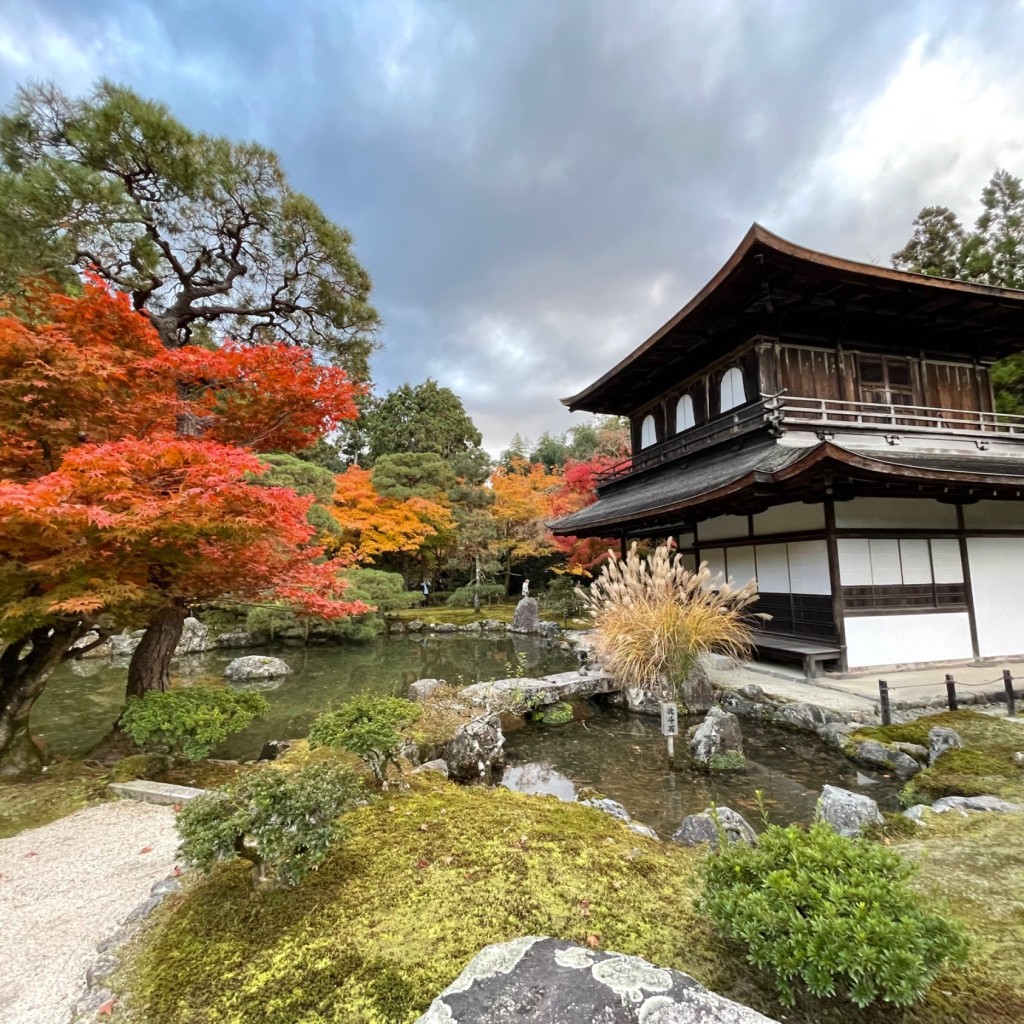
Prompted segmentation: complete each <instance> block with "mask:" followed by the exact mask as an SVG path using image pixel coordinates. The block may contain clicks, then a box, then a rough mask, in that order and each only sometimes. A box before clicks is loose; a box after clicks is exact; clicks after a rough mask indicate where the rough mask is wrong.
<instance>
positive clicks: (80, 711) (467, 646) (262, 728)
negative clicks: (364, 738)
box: [32, 634, 576, 760]
mask: <svg viewBox="0 0 1024 1024" xmlns="http://www.w3.org/2000/svg"><path fill="white" fill-rule="evenodd" d="M246 654H268V655H273V656H274V657H278V658H283V659H284V661H286V662H287V663H288V665H289V666H290V667H291V668H292V670H293V674H292V675H290V676H287V677H286V678H285V679H284V680H283V682H281V683H280V685H278V686H276V687H275V688H273V689H267V690H262V691H261V692H262V693H263V695H264V696H265V697H266V698H267V700H268V701H269V703H270V712H269V714H268V715H267V716H266V718H263V719H261V720H260V721H258V722H254V723H253V724H252V725H251V726H250V727H249V728H248V729H246V730H245V731H244V732H241V733H238V734H237V735H235V736H232V737H230V738H229V739H228V740H227V742H225V743H224V744H222V745H221V746H220V747H218V748H217V750H216V751H214V753H213V756H214V757H225V758H237V759H239V760H248V759H250V758H254V757H257V756H258V755H259V752H260V749H261V748H262V746H263V744H264V743H265V742H266V741H267V740H269V739H293V738H295V737H297V736H305V735H306V733H307V732H309V725H310V723H311V722H312V721H313V719H314V718H316V716H317V715H319V714H320V713H321V712H322V711H329V710H331V709H333V708H336V707H338V706H339V705H340V704H343V703H344V702H345V701H346V700H348V699H349V698H350V697H352V696H354V695H355V694H357V693H361V692H363V691H370V692H373V693H381V694H394V695H397V696H402V697H404V696H405V695H406V693H407V692H408V689H409V684H410V683H413V682H415V681H416V680H417V679H446V680H447V681H448V682H449V683H451V684H452V685H453V686H468V685H469V684H470V683H475V682H478V681H484V680H490V679H502V678H507V677H508V676H514V675H531V676H543V675H547V674H548V673H551V672H564V671H565V670H566V669H568V668H573V667H574V666H575V665H576V659H575V658H574V657H573V656H572V655H570V654H568V653H567V652H565V651H563V650H560V649H559V646H558V644H557V643H553V642H552V641H550V640H541V639H539V638H537V637H530V636H508V635H501V634H499V635H495V636H491V635H487V634H484V635H482V636H443V635H441V636H433V635H423V636H419V637H416V638H412V637H380V638H378V639H377V640H373V641H371V642H369V643H366V644H352V645H346V646H336V645H330V646H326V645H325V646H322V647H320V646H310V647H288V646H280V645H279V646H273V647H271V646H267V647H254V648H251V649H249V650H245V651H211V652H209V653H207V654H193V655H190V656H188V657H185V658H178V659H176V660H175V662H174V664H173V666H172V673H171V674H172V677H175V678H184V679H192V680H195V681H199V680H201V679H203V678H204V677H206V678H213V679H216V680H218V681H220V680H222V679H223V676H224V668H225V666H226V665H227V664H228V662H230V661H232V660H234V659H235V658H237V657H241V656H242V655H246ZM127 668H128V663H127V659H116V660H113V661H111V660H99V659H97V660H89V659H86V660H83V661H74V662H67V663H65V664H64V665H62V666H61V667H60V668H59V669H58V670H57V671H56V672H54V674H53V676H52V677H51V678H50V681H49V683H47V685H46V689H45V690H44V691H43V695H42V696H41V697H40V698H39V700H38V701H37V703H36V706H35V708H34V709H33V712H32V731H33V733H34V734H35V735H36V737H37V739H39V740H41V741H42V743H43V744H44V745H45V747H46V748H47V750H49V751H50V752H51V753H54V754H84V753H85V752H86V751H87V750H89V749H90V748H91V747H92V746H94V745H95V744H96V743H98V742H99V741H100V740H101V739H102V738H103V736H104V735H106V732H107V730H108V729H109V728H110V725H111V723H112V722H113V721H114V719H116V718H117V715H118V712H119V711H120V709H121V705H122V703H123V701H124V687H125V679H126V675H127ZM83 677H84V678H83Z"/></svg>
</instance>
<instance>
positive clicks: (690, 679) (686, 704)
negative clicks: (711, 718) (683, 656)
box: [676, 665, 715, 715]
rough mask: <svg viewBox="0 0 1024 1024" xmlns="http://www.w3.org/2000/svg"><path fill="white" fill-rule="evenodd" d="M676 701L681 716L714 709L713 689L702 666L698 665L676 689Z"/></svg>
mask: <svg viewBox="0 0 1024 1024" xmlns="http://www.w3.org/2000/svg"><path fill="white" fill-rule="evenodd" d="M676 700H677V702H678V704H679V713H680V714H681V715H687V714H688V715H695V714H703V713H704V712H705V711H710V710H711V708H712V707H714V704H715V688H714V687H713V686H712V685H711V680H710V679H709V678H708V674H707V672H705V671H704V668H703V666H702V665H698V666H697V667H696V668H695V669H694V670H693V671H692V672H691V673H690V674H689V675H688V676H687V677H686V679H685V680H684V681H683V682H682V683H680V684H679V685H678V686H677V687H676Z"/></svg>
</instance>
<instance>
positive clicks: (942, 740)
mask: <svg viewBox="0 0 1024 1024" xmlns="http://www.w3.org/2000/svg"><path fill="white" fill-rule="evenodd" d="M963 745H964V741H963V740H962V739H960V733H958V732H957V731H956V729H944V728H942V726H939V725H936V726H934V727H933V728H931V729H929V730H928V763H929V764H935V762H936V761H938V759H939V758H940V757H942V755H943V754H944V753H946V751H947V750H956V749H957V748H958V747H962V746H963Z"/></svg>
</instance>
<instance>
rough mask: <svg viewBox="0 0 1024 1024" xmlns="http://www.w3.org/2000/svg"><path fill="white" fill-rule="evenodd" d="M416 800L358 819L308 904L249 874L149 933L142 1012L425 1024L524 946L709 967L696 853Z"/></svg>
mask: <svg viewBox="0 0 1024 1024" xmlns="http://www.w3.org/2000/svg"><path fill="white" fill-rule="evenodd" d="M417 787H418V791H416V792H411V793H406V794H402V795H396V796H395V797H393V798H389V796H388V795H385V796H384V797H383V798H382V799H381V800H380V801H378V802H377V803H375V804H373V805H371V806H368V807H364V808H360V809H359V810H357V811H354V812H352V813H351V814H350V815H348V816H347V819H346V820H347V823H348V825H349V828H350V830H351V837H350V839H349V841H348V842H347V843H346V844H345V845H344V846H342V847H341V848H339V849H338V850H337V851H336V852H335V853H334V854H332V856H331V857H330V858H329V859H328V861H327V862H326V864H325V865H324V867H323V868H321V870H320V871H319V872H318V873H317V874H316V875H313V876H311V877H310V878H309V879H307V880H306V881H305V882H304V883H302V884H301V885H300V886H298V887H296V888H294V889H291V890H288V891H286V892H275V893H266V894H260V895H256V894H255V893H254V892H253V889H252V886H251V881H250V877H249V872H248V871H247V869H246V868H245V867H244V866H241V865H228V866H224V867H221V868H219V869H217V870H216V871H215V872H214V873H213V874H212V875H211V876H210V877H208V878H205V879H202V880H200V881H199V882H198V883H197V884H196V885H195V886H194V887H192V888H191V889H190V891H188V892H187V893H186V894H184V895H182V896H181V897H179V898H178V899H177V900H176V901H175V902H174V903H173V904H171V905H169V906H168V907H167V909H166V910H165V911H164V912H162V913H161V914H160V915H159V917H158V918H157V920H156V921H155V922H154V925H153V927H152V929H151V930H150V932H149V933H148V935H147V939H146V942H145V944H144V946H143V947H142V948H141V950H140V952H139V956H138V959H137V961H136V963H135V965H134V968H133V971H132V974H131V977H130V979H129V988H130V990H131V1003H132V1005H133V1006H134V1007H135V1008H136V1009H137V1011H141V1012H142V1013H144V1019H145V1020H149V1021H160V1022H161V1024H177V1022H182V1024H183V1022H185V1021H188V1022H189V1024H213V1022H217V1024H232V1022H235V1024H241V1022H247V1024H248V1022H252V1024H255V1022H257V1021H258V1022H260V1024H294V1022H296V1021H304V1022H314V1021H315V1022H321V1021H323V1022H326V1021H331V1022H335V1021H336V1022H342V1021H344V1022H346V1024H369V1022H374V1024H378V1022H398V1021H411V1020H414V1019H415V1018H416V1016H417V1015H418V1014H419V1013H420V1012H422V1011H423V1010H424V1009H425V1008H426V1006H427V1005H428V1004H429V1002H430V1001H431V999H433V997H434V996H435V995H437V993H438V992H439V991H440V990H441V989H442V988H444V987H445V986H446V985H448V984H449V983H450V982H451V981H452V980H453V979H454V978H455V976H456V975H457V974H458V973H459V971H461V969H462V968H463V967H464V966H465V964H466V962H467V961H468V960H469V959H470V958H471V957H472V956H473V955H474V954H475V953H476V952H477V951H478V950H479V949H480V947H482V946H484V945H487V944H488V943H491V942H498V941H502V940H505V939H509V938H513V937H515V936H518V935H524V934H534V935H554V936H558V937H564V938H567V939H573V940H575V941H577V942H581V943H586V942H587V941H588V940H589V941H590V942H592V943H599V944H600V945H601V946H602V947H606V948H612V949H616V950H620V951H623V952H627V953H636V954H639V955H643V956H646V957H648V958H650V959H651V960H653V961H655V962H657V963H671V964H680V963H681V959H682V958H681V948H682V946H683V944H684V943H685V944H686V945H687V946H688V947H690V948H691V952H690V955H689V956H688V957H687V962H688V964H689V965H690V966H691V967H692V965H693V963H697V964H701V963H707V962H709V961H710V960H711V957H710V955H709V954H708V953H707V952H704V951H702V950H701V948H700V945H699V940H695V938H694V935H695V933H698V934H699V933H700V928H699V927H698V925H697V922H696V921H695V919H694V911H693V909H692V903H693V897H694V889H693V885H694V882H693V878H694V867H695V865H696V863H697V861H698V859H699V857H700V856H701V854H700V853H699V852H696V851H693V850H686V849H683V848H680V847H675V846H669V845H667V844H659V843H656V842H654V841H652V840H647V839H643V838H641V837H638V836H636V835H635V834H634V833H631V832H629V831H628V830H627V829H626V828H625V827H624V826H622V825H621V823H619V822H617V821H615V820H614V819H612V818H610V817H609V816H608V815H606V814H603V813H602V812H600V811H598V810H594V809H591V808H585V807H581V806H579V805H571V804H562V803H559V802H558V801H556V800H554V799H553V798H552V799H538V798H532V797H526V796H523V795H522V794H518V793H511V792H508V791H505V790H484V789H460V788H457V787H454V786H449V785H447V784H444V783H442V782H440V781H434V780H424V781H418V782H417ZM695 945H696V948H693V947H694V946H695Z"/></svg>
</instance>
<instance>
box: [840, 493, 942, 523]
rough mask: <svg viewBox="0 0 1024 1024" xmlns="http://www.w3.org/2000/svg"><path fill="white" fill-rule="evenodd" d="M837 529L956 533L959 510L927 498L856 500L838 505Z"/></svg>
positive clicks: (841, 502)
mask: <svg viewBox="0 0 1024 1024" xmlns="http://www.w3.org/2000/svg"><path fill="white" fill-rule="evenodd" d="M836 526H837V527H839V528H840V529H844V528H845V529H850V530H877V529H887V528H889V527H892V528H893V529H914V530H931V529H939V530H941V529H947V530H954V529H956V508H955V507H954V506H953V505H943V504H942V502H939V501H932V500H930V499H925V498H854V499H853V500H852V501H837V502H836Z"/></svg>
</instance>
